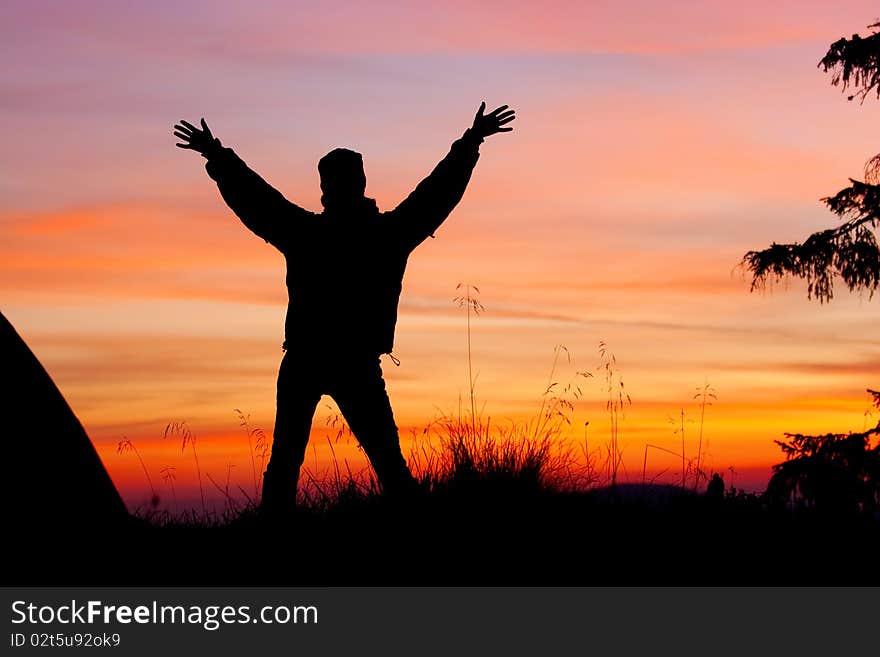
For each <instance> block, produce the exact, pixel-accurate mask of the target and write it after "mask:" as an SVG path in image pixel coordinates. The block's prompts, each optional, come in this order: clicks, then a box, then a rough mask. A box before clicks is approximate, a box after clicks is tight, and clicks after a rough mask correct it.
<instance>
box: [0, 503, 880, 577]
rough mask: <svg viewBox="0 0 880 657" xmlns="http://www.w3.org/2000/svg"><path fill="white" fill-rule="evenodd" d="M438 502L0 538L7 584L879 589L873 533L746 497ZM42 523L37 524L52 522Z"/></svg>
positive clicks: (877, 543)
mask: <svg viewBox="0 0 880 657" xmlns="http://www.w3.org/2000/svg"><path fill="white" fill-rule="evenodd" d="M635 490H636V488H632V489H630V490H628V491H625V490H620V491H619V492H616V493H611V492H609V491H607V490H606V491H597V492H593V493H559V492H546V491H545V492H535V491H531V492H524V491H517V490H516V489H508V490H505V489H504V487H494V488H492V489H482V490H466V491H465V490H445V491H440V492H435V493H432V494H430V495H424V496H423V497H422V498H420V499H418V500H415V501H410V502H407V503H400V502H394V501H392V500H388V499H383V498H378V497H372V498H366V499H364V498H359V499H355V500H350V501H348V502H346V503H345V504H340V505H338V506H336V507H335V508H332V509H330V510H328V511H322V512H318V511H313V510H311V511H310V510H303V511H299V512H297V513H296V514H295V515H293V516H291V517H287V518H282V519H274V520H272V519H267V518H264V517H261V516H259V515H257V514H255V513H244V514H242V515H241V516H240V517H239V518H237V519H236V520H234V521H233V522H231V523H229V524H227V525H224V526H193V525H189V526H187V525H184V524H168V525H164V526H154V525H150V524H149V523H147V522H144V521H142V520H137V519H132V521H131V522H128V523H124V524H123V525H120V526H118V527H116V528H113V529H107V528H105V529H103V530H102V529H99V528H97V527H94V526H88V525H82V526H77V527H72V528H71V527H68V528H65V527H45V526H44V527H42V528H40V529H30V530H27V531H26V532H21V533H18V535H17V536H16V535H12V534H7V536H6V541H5V542H6V544H7V546H8V548H9V553H8V557H7V560H6V563H7V565H8V566H9V570H8V571H7V574H6V577H5V578H4V579H5V581H6V585H8V586H17V585H25V586H36V585H71V586H76V585H80V586H104V585H107V586H127V585H130V586H145V585H148V586H226V585H251V586H343V585H379V586H392V585H404V586H410V585H412V586H431V585H433V586H436V585H443V586H445V585H479V586H488V585H556V586H568V585H588V586H592V585H855V586H862V585H877V584H880V568H878V567H877V561H876V559H877V555H878V554H880V520H877V519H875V518H873V517H871V516H840V515H836V516H831V515H825V514H819V513H815V512H803V511H802V512H796V513H793V512H791V511H770V510H768V509H767V508H766V507H765V506H764V505H763V504H762V503H761V501H760V499H759V498H758V497H756V496H744V495H740V496H736V497H732V496H729V495H728V496H727V497H726V498H725V499H723V500H716V501H714V502H712V501H710V500H708V499H706V498H705V497H703V496H696V495H691V494H687V495H680V494H670V493H669V492H667V493H664V494H661V495H659V496H658V495H647V496H641V495H638V494H634V491H635ZM49 522H51V520H50V519H47V523H49Z"/></svg>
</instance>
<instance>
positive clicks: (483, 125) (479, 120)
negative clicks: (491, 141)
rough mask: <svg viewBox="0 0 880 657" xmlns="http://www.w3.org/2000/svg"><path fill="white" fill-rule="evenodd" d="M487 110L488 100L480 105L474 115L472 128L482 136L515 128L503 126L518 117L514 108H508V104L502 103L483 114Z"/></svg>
mask: <svg viewBox="0 0 880 657" xmlns="http://www.w3.org/2000/svg"><path fill="white" fill-rule="evenodd" d="M485 110H486V102H485V101H483V103H482V104H481V105H480V109H479V110H477V115H476V116H475V117H474V125H473V127H472V128H471V130H473V131H474V132H475V133H476V134H478V135H479V136H480V137H483V138H485V137H488V136H489V135H494V134H495V133H496V132H510V131H511V130H513V128H504V127H502V126H504V125H506V124H508V123H510V122H511V121H513V120H514V119H515V118H516V114H515V113H514V111H513V110H512V109H507V105H502V106H501V107H499V108H498V109H496V110H493V111H492V112H490V113H489V114H483V112H484V111H485Z"/></svg>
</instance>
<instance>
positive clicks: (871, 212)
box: [742, 22, 880, 303]
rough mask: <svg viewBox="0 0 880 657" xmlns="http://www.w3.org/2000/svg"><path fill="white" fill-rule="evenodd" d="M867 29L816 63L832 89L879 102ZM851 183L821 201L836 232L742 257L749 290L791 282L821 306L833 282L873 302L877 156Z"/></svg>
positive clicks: (877, 266)
mask: <svg viewBox="0 0 880 657" xmlns="http://www.w3.org/2000/svg"><path fill="white" fill-rule="evenodd" d="M869 29H871V30H872V32H873V33H872V34H871V35H870V36H867V37H864V38H863V37H860V36H859V35H858V34H854V35H853V36H852V38H850V39H840V40H838V41H835V42H834V43H833V44H831V46H830V48H829V49H828V52H827V53H826V55H825V57H823V58H822V60H821V61H820V62H819V66H820V67H822V68H823V70H824V71H825V72H828V71H832V72H833V73H832V78H831V84H833V85H835V86H837V85H841V86H842V88H843V90H846V89H847V88H849V87H850V85H852V86H853V87H854V88H855V89H856V91H855V93H853V94H852V95H850V96H849V100H852V99H853V98H855V97H856V96H858V97H860V98H861V100H862V102H864V100H865V98H866V97H867V96H868V95H869V94H870V93H871V92H876V93H877V96H878V98H880V22H878V23H875V24H873V25H870V26H869ZM850 183H851V185H850V186H849V187H847V188H846V189H842V190H841V191H839V192H838V193H837V194H835V195H834V196H830V197H826V198H823V199H822V201H823V202H824V203H825V205H827V206H828V208H829V209H830V210H831V211H832V212H833V213H834V214H836V215H837V216H838V217H840V218H841V219H844V222H843V223H842V224H841V225H839V226H838V227H837V228H830V229H828V230H823V231H819V232H817V233H813V234H812V235H810V236H809V237H808V238H807V239H806V240H804V241H803V242H796V243H793V244H776V243H773V244H771V245H770V247H769V248H766V249H763V250H761V251H749V252H748V253H746V255H745V256H744V257H743V260H742V264H743V265H744V266H745V267H746V268H747V269H748V270H749V271H750V272H751V274H752V284H751V289H752V290H755V289H758V288H763V287H765V286H766V284H767V283H768V281H778V280H780V279H782V278H784V277H786V276H795V277H797V278H803V279H805V280H806V281H807V285H808V287H807V295H808V297H809V298H811V299H812V298H815V299H818V300H819V302H820V303H824V302H826V301H830V300H831V299H832V298H833V297H834V280H835V279H836V278H839V279H840V280H842V281H843V283H844V284H845V285H846V286H847V288H848V289H849V291H850V292H852V291H856V290H858V291H864V292H867V293H868V296H869V298H870V297H873V294H874V292H875V291H876V290H877V286H878V284H880V248H878V245H877V237H876V235H875V232H874V231H875V229H876V228H877V227H878V224H880V184H878V183H880V154H878V155H875V156H874V157H873V158H871V159H870V160H869V161H868V163H867V164H866V165H865V181H864V182H862V181H859V180H855V179H852V178H851V179H850Z"/></svg>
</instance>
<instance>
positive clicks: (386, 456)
mask: <svg viewBox="0 0 880 657" xmlns="http://www.w3.org/2000/svg"><path fill="white" fill-rule="evenodd" d="M333 377H334V380H333V382H332V386H331V390H330V394H331V395H332V396H333V398H334V399H335V400H336V403H337V405H338V406H339V410H340V411H342V416H343V417H344V418H345V421H346V422H348V426H349V427H350V428H351V432H352V433H353V434H354V436H355V438H357V440H358V442H359V443H360V444H361V446H362V447H363V448H364V451H365V452H366V453H367V456H368V457H369V459H370V463H371V464H372V466H373V469H374V470H375V471H376V477H377V478H378V479H379V484H380V485H381V486H382V490H383V491H385V492H386V493H391V494H399V493H406V492H409V491H411V490H413V489H414V488H415V485H416V482H415V479H414V478H413V476H412V473H410V471H409V468H407V467H406V459H404V458H403V454H402V453H401V451H400V437H399V436H398V433H397V425H396V424H395V423H394V414H393V413H392V411H391V402H390V400H389V399H388V393H387V392H386V390H385V380H384V379H383V378H382V368H381V365H380V363H379V358H378V357H377V356H367V357H357V358H351V359H347V360H346V361H345V363H344V364H342V365H340V366H338V367H336V368H334V372H333Z"/></svg>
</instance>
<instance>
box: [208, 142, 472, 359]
mask: <svg viewBox="0 0 880 657" xmlns="http://www.w3.org/2000/svg"><path fill="white" fill-rule="evenodd" d="M482 141H483V140H482V138H480V137H479V136H476V135H474V134H473V133H472V132H471V131H470V130H467V131H465V133H464V135H463V136H462V137H461V139H458V140H457V141H456V142H454V143H453V144H452V148H451V149H450V151H449V154H448V155H447V156H446V157H445V158H443V160H442V161H441V162H440V163H439V164H438V165H437V166H436V167H435V168H434V170H433V171H432V172H431V174H430V175H429V176H428V177H427V178H425V179H424V180H423V181H422V182H421V183H419V185H418V186H417V187H416V188H415V190H414V191H413V192H412V193H411V194H410V195H409V196H408V197H407V198H406V199H404V201H403V202H402V203H401V204H400V205H398V206H397V207H396V208H395V209H394V210H391V211H389V212H379V210H378V209H377V208H376V203H375V201H373V200H372V199H369V198H361V199H358V200H357V202H355V203H353V205H352V206H351V207H348V208H346V209H344V210H340V209H336V210H333V211H330V210H325V211H324V212H322V213H321V214H315V213H313V212H309V211H308V210H305V209H303V208H301V207H299V206H297V205H294V204H293V203H291V202H290V201H288V200H287V199H286V198H284V196H282V194H281V193H280V192H279V191H278V190H276V189H275V188H273V187H272V186H271V185H269V184H268V183H267V182H266V181H265V180H263V179H262V178H261V177H260V176H259V175H258V174H257V173H255V172H254V171H253V170H252V169H250V168H249V167H248V166H247V165H246V164H245V163H244V161H243V160H242V159H241V158H239V157H238V156H237V155H236V154H235V153H234V152H233V151H232V149H230V148H218V149H217V150H216V152H214V153H211V154H210V156H209V159H208V162H207V164H206V168H207V171H208V175H210V176H211V178H213V179H214V180H215V181H216V182H217V186H218V187H219V189H220V193H221V195H222V196H223V199H224V200H225V201H226V203H227V205H229V207H230V208H231V209H232V211H233V212H235V214H236V215H238V217H239V218H240V219H241V221H242V222H243V223H244V224H245V226H247V227H248V228H250V229H251V230H252V231H253V232H254V233H256V234H257V235H259V236H260V237H262V238H263V239H264V240H266V241H267V242H269V243H270V244H272V245H273V246H275V247H276V248H277V249H278V250H279V251H281V253H283V254H284V257H285V259H286V261H287V290H288V299H289V302H288V307H287V319H286V321H285V347H286V348H290V349H316V348H317V349H328V350H334V351H335V352H336V353H371V354H376V355H378V354H383V353H391V351H392V349H393V346H394V327H395V325H396V323H397V304H398V301H399V299H400V291H401V285H402V282H403V273H404V270H405V269H406V261H407V258H408V257H409V254H410V253H411V252H412V251H413V249H415V248H416V247H417V246H418V245H419V244H421V243H422V242H423V241H424V240H425V239H426V238H427V237H429V236H433V234H434V231H435V230H436V229H437V227H438V226H440V224H441V223H443V221H444V220H445V219H446V217H447V216H449V213H450V212H452V209H453V208H454V207H455V206H456V205H457V204H458V202H459V201H460V200H461V197H462V195H463V194H464V190H465V188H466V187H467V184H468V181H469V180H470V177H471V172H472V171H473V168H474V166H475V165H476V163H477V159H478V158H479V150H478V149H479V145H480V143H481V142H482Z"/></svg>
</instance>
